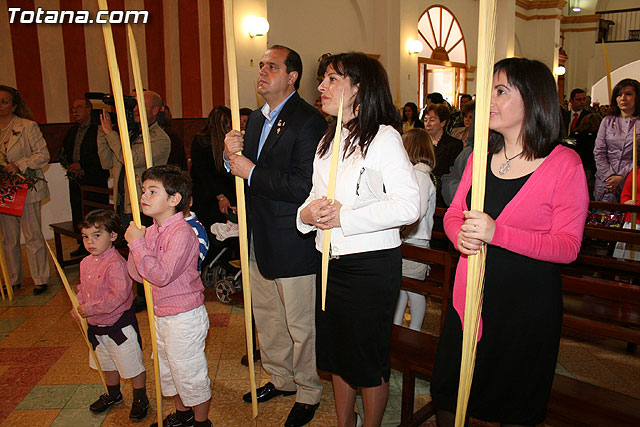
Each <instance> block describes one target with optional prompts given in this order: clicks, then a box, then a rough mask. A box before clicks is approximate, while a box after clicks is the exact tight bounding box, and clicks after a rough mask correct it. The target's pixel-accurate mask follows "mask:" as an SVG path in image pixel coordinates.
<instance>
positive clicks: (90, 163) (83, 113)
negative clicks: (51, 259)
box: [60, 98, 109, 256]
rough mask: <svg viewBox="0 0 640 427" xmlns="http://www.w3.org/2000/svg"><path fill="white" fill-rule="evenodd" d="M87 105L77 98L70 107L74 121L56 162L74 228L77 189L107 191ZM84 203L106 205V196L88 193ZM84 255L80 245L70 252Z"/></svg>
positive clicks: (78, 219) (78, 218) (77, 218)
mask: <svg viewBox="0 0 640 427" xmlns="http://www.w3.org/2000/svg"><path fill="white" fill-rule="evenodd" d="M91 109H92V105H91V101H89V100H88V99H85V98H78V99H76V100H75V101H73V104H71V114H72V115H73V119H74V120H75V121H76V125H75V126H73V127H72V128H71V129H69V131H68V132H67V134H66V135H65V137H64V140H63V142H62V152H61V153H60V161H61V163H62V165H63V166H64V167H65V168H66V169H67V178H68V179H69V200H70V202H71V218H72V220H73V225H74V227H77V225H78V223H80V222H81V221H82V194H81V193H80V185H91V186H94V187H103V188H107V181H108V179H109V171H106V170H104V169H102V166H100V158H99V157H98V145H97V136H98V126H97V125H95V124H92V123H91ZM88 199H90V200H92V201H95V202H99V203H109V196H108V195H106V194H95V193H91V194H89V195H88ZM87 253H88V252H87V251H86V249H85V248H84V245H82V242H80V246H78V249H76V250H74V251H73V252H71V255H72V256H80V255H86V254H87Z"/></svg>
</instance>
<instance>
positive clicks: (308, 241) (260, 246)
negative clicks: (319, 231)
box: [243, 93, 327, 279]
mask: <svg viewBox="0 0 640 427" xmlns="http://www.w3.org/2000/svg"><path fill="white" fill-rule="evenodd" d="M264 121H265V117H264V115H263V114H262V112H261V111H260V110H256V111H254V112H253V113H251V115H250V116H249V119H248V120H247V126H246V130H245V135H244V151H243V154H244V155H245V156H246V157H247V158H248V159H249V160H251V161H252V162H253V163H255V164H256V167H255V168H254V169H253V174H252V175H251V185H250V186H248V185H247V186H246V189H247V190H246V192H247V222H248V227H249V232H250V233H252V234H253V239H254V251H255V255H256V261H257V263H258V268H259V269H260V272H261V273H262V274H263V275H264V276H265V277H267V278H270V279H278V278H286V277H296V276H304V275H307V274H313V273H315V259H316V253H315V252H316V250H315V239H314V237H315V235H314V233H309V234H307V235H303V234H301V233H300V232H298V230H297V228H296V215H297V210H298V207H299V206H300V205H301V204H302V203H303V202H304V201H305V200H306V199H307V197H308V196H309V192H310V191H311V176H312V174H313V159H314V157H315V154H316V149H317V146H318V142H319V141H320V139H321V138H322V136H323V135H324V132H325V130H326V128H327V122H326V121H325V119H324V118H323V117H322V115H321V114H320V113H319V112H318V111H317V110H316V109H315V108H313V107H312V106H311V105H309V104H308V103H306V102H305V101H304V100H303V99H302V98H300V96H299V95H298V93H294V94H293V95H292V96H291V98H289V100H288V101H287V103H286V104H285V105H284V107H283V108H282V111H280V114H279V115H278V118H277V119H276V120H275V123H274V124H273V127H272V128H271V132H270V133H269V136H268V137H267V139H266V141H265V143H264V147H263V148H262V151H261V152H260V158H259V159H258V158H257V157H258V143H259V141H260V133H261V132H262V126H263V124H264ZM250 235H251V234H250Z"/></svg>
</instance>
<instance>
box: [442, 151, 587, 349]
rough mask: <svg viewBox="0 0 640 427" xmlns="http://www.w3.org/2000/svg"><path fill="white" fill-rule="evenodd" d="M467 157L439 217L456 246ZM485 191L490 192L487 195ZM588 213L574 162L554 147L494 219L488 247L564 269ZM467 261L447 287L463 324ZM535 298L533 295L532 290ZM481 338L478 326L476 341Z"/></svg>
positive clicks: (464, 202) (469, 171) (469, 168)
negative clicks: (494, 223)
mask: <svg viewBox="0 0 640 427" xmlns="http://www.w3.org/2000/svg"><path fill="white" fill-rule="evenodd" d="M472 159H473V155H471V156H470V157H469V160H468V161H467V167H466V168H465V171H464V174H463V175H462V180H461V181H460V185H459V186H458V190H457V192H456V195H455V197H454V198H453V201H452V202H451V206H449V209H448V210H447V213H446V214H445V216H444V228H445V232H446V233H447V236H448V237H449V239H450V240H451V241H452V242H453V243H454V245H456V249H457V241H458V232H459V231H460V226H461V225H462V224H463V223H464V214H463V213H462V212H463V211H465V210H469V208H468V206H467V193H468V192H469V188H470V187H471V175H472V169H473V167H472ZM487 190H490V189H487ZM588 207H589V194H588V190H587V181H586V178H585V174H584V170H583V168H582V163H581V161H580V157H579V156H578V155H577V154H576V153H575V151H573V150H571V149H570V148H566V147H564V146H561V145H558V146H557V147H556V148H555V149H554V150H553V151H552V152H551V154H549V156H548V157H547V158H546V159H545V160H544V161H543V162H542V164H541V165H540V166H539V167H538V169H536V171H535V172H534V173H533V174H532V175H531V177H529V179H528V180H527V182H526V183H525V184H524V185H523V186H522V188H521V189H520V191H518V193H517V194H516V195H515V197H514V198H513V199H512V200H511V201H510V202H509V203H508V204H507V206H505V208H504V210H503V211H502V213H501V214H500V215H499V216H498V218H497V219H496V230H495V233H494V235H493V240H492V241H491V244H492V245H495V246H499V247H502V248H505V249H507V250H509V251H512V252H515V253H517V254H521V255H525V256H528V257H530V258H533V259H536V260H540V261H548V262H555V263H562V264H568V263H570V262H573V261H574V260H575V259H576V257H577V256H578V252H579V251H580V245H581V243H582V232H583V230H584V224H585V220H586V216H587V208H588ZM466 286H467V257H466V256H465V255H462V256H460V261H459V262H458V268H457V270H456V277H455V283H454V286H453V307H454V308H455V310H456V312H457V313H458V315H459V316H460V320H461V322H462V323H463V324H464V305H465V295H466ZM532 291H534V292H535V290H532ZM481 336H482V320H481V321H480V330H479V334H478V340H479V339H480V337H481Z"/></svg>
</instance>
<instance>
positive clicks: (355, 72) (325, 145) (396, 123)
mask: <svg viewBox="0 0 640 427" xmlns="http://www.w3.org/2000/svg"><path fill="white" fill-rule="evenodd" d="M329 66H331V67H333V69H334V70H335V71H336V73H338V74H339V75H341V76H344V77H349V79H350V80H351V84H352V85H353V86H356V85H357V86H358V91H357V93H356V96H355V99H354V101H353V115H354V118H353V119H351V120H350V121H349V123H347V124H346V125H345V126H344V127H345V128H346V129H347V130H348V131H349V136H348V137H347V141H346V143H345V147H344V152H343V153H342V155H343V157H347V156H349V155H351V154H353V152H354V151H355V150H356V147H360V150H361V151H362V155H363V156H366V155H367V149H368V148H369V143H370V142H371V141H372V140H373V138H374V137H375V136H376V134H377V133H378V129H379V126H380V125H390V126H393V127H394V128H395V129H396V130H398V131H399V130H400V114H399V113H398V110H397V109H396V107H395V106H394V105H393V100H392V98H391V91H390V90H389V79H388V78H387V72H386V71H385V70H384V67H383V66H382V64H380V62H378V61H377V60H375V59H373V58H369V57H368V56H367V55H365V54H364V53H362V52H349V53H341V54H338V55H331V56H329V57H327V58H325V59H324V61H323V62H322V63H321V64H320V72H321V74H322V75H324V73H325V72H326V70H327V67H329ZM335 131H336V120H334V121H333V122H332V123H331V124H330V125H329V128H328V129H327V132H326V133H325V134H324V137H323V138H322V140H321V141H320V144H319V146H318V155H319V156H320V157H323V156H324V155H326V154H327V153H328V152H329V148H330V147H331V142H332V140H333V135H334V134H335Z"/></svg>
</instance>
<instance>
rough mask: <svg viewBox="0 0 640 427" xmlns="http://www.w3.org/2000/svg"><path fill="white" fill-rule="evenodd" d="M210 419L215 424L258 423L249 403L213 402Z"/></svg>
mask: <svg viewBox="0 0 640 427" xmlns="http://www.w3.org/2000/svg"><path fill="white" fill-rule="evenodd" d="M258 411H260V408H258ZM259 413H260V412H259ZM209 419H210V420H211V423H212V424H213V425H214V426H242V427H252V426H256V425H257V424H256V423H257V421H256V420H255V419H254V418H253V413H252V410H251V405H249V404H244V405H238V404H235V403H234V404H226V405H218V404H215V402H212V404H211V407H210V408H209ZM280 425H282V424H280Z"/></svg>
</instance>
